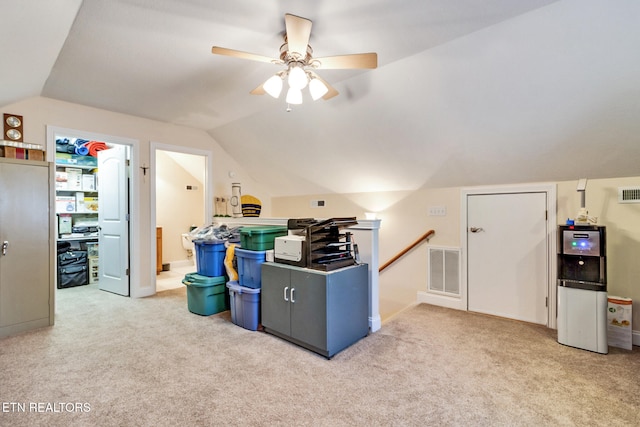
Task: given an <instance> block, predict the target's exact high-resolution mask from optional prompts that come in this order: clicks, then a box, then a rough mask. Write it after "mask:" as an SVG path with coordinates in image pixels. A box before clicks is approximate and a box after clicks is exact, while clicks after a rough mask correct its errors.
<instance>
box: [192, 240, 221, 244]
mask: <svg viewBox="0 0 640 427" xmlns="http://www.w3.org/2000/svg"><path fill="white" fill-rule="evenodd" d="M224 242H225V240H220V239H195V240H193V243H195V244H196V245H220V244H222V245H224Z"/></svg>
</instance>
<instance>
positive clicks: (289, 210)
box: [271, 188, 460, 321]
mask: <svg viewBox="0 0 640 427" xmlns="http://www.w3.org/2000/svg"><path fill="white" fill-rule="evenodd" d="M459 199H460V194H459V190H458V189H455V188H445V189H432V190H419V191H413V192H412V191H406V192H382V193H357V194H322V195H313V196H301V197H275V198H273V199H272V201H271V202H272V213H273V216H276V217H293V218H295V217H311V218H331V217H345V216H346V217H351V216H355V217H356V218H362V219H364V217H365V212H376V213H377V215H378V218H379V219H381V220H382V221H381V228H380V253H379V258H380V264H383V263H385V262H386V261H387V260H389V259H390V258H392V257H393V256H394V255H395V254H397V253H398V252H399V251H401V250H403V249H404V248H405V247H407V246H408V245H410V244H411V243H412V242H414V241H415V240H416V239H418V238H419V237H420V236H421V235H423V234H424V233H426V232H427V231H428V230H431V229H433V230H435V232H436V233H435V235H434V236H433V237H432V238H431V240H430V244H433V245H439V246H458V245H459V243H458V242H459V240H460V238H459V234H460V231H459V219H460V212H459V209H460V200H459ZM312 200H324V201H325V207H323V208H311V207H310V206H311V201H312ZM430 206H445V207H446V208H447V215H446V216H428V215H427V212H428V209H429V207H430ZM426 257H427V249H426V245H425V244H422V245H420V246H418V247H416V248H415V249H413V250H412V251H410V252H409V253H407V254H406V255H405V256H404V257H403V258H402V259H401V260H399V261H398V262H396V263H394V264H393V265H391V266H390V267H388V268H387V269H385V270H384V271H383V272H382V273H381V274H380V283H379V285H380V316H381V318H382V320H383V321H384V320H386V319H388V318H389V317H391V316H393V315H394V314H396V313H398V312H400V311H401V310H403V309H405V308H407V307H408V306H410V305H411V304H413V303H415V301H416V293H417V292H418V291H425V290H426V286H427V267H426V259H427V258H426Z"/></svg>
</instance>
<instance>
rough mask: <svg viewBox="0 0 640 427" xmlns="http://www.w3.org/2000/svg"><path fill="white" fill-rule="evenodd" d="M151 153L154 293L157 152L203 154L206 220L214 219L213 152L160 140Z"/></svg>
mask: <svg viewBox="0 0 640 427" xmlns="http://www.w3.org/2000/svg"><path fill="white" fill-rule="evenodd" d="M149 149H150V153H149V158H150V161H151V166H150V167H149V170H150V173H149V179H150V183H151V191H150V193H151V194H150V195H149V203H150V205H151V206H150V216H151V217H150V221H149V236H151V238H150V240H151V252H150V253H149V277H151V278H152V279H151V282H152V283H153V293H152V295H153V294H155V293H156V279H157V274H156V250H157V244H156V243H157V241H156V238H155V236H156V227H157V223H156V190H157V188H156V167H157V164H156V152H157V151H158V150H161V151H173V152H176V153H184V154H193V155H196V156H203V157H204V158H205V161H204V168H205V171H204V187H205V188H204V198H205V200H204V218H205V221H207V220H210V221H213V152H212V151H211V150H201V149H198V148H191V147H185V146H181V145H171V144H162V143H159V142H154V141H150V146H149Z"/></svg>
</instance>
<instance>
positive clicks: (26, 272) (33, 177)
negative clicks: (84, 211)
mask: <svg viewBox="0 0 640 427" xmlns="http://www.w3.org/2000/svg"><path fill="white" fill-rule="evenodd" d="M51 182H53V167H52V166H51V165H50V164H49V163H46V162H40V161H33V160H28V161H26V160H12V159H0V188H2V190H1V191H0V244H2V245H3V249H2V252H0V337H4V336H8V335H11V334H15V333H18V332H23V331H27V330H30V329H35V328H40V327H43V326H48V325H52V324H53V318H54V307H53V305H54V293H53V292H54V291H53V272H54V256H53V254H54V238H53V233H52V228H53V227H52V224H53V214H52V203H51V199H52V197H51V190H50V189H51V186H50V185H51V184H50V183H51Z"/></svg>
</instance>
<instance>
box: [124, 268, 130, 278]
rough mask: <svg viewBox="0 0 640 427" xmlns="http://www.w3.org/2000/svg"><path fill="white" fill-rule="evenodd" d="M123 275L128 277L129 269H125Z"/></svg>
mask: <svg viewBox="0 0 640 427" xmlns="http://www.w3.org/2000/svg"><path fill="white" fill-rule="evenodd" d="M124 275H125V276H128V275H129V269H128V268H127V269H126V271H125V272H124Z"/></svg>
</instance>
